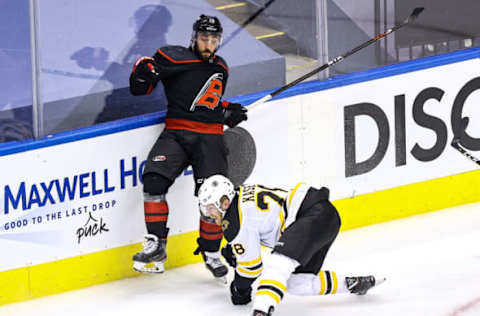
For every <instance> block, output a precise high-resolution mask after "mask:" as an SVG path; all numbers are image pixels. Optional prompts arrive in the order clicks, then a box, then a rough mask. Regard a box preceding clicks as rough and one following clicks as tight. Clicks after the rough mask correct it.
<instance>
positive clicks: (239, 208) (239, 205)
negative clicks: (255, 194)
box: [238, 186, 243, 227]
mask: <svg viewBox="0 0 480 316" xmlns="http://www.w3.org/2000/svg"><path fill="white" fill-rule="evenodd" d="M238 194H239V197H238V222H239V226H240V227H242V208H241V205H242V203H241V201H242V199H241V197H242V195H243V187H242V186H240V190H239V193H238Z"/></svg>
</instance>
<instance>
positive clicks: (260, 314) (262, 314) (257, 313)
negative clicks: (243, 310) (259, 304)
mask: <svg viewBox="0 0 480 316" xmlns="http://www.w3.org/2000/svg"><path fill="white" fill-rule="evenodd" d="M272 315H273V306H270V308H269V309H268V313H265V312H264V311H259V310H258V309H256V310H254V311H253V314H252V316H272Z"/></svg>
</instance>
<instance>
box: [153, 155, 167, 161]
mask: <svg viewBox="0 0 480 316" xmlns="http://www.w3.org/2000/svg"><path fill="white" fill-rule="evenodd" d="M165 160H167V157H165V156H164V155H159V156H155V157H153V158H152V161H165Z"/></svg>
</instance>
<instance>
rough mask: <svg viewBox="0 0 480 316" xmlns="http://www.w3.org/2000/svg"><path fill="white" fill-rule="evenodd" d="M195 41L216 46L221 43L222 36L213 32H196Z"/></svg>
mask: <svg viewBox="0 0 480 316" xmlns="http://www.w3.org/2000/svg"><path fill="white" fill-rule="evenodd" d="M197 41H200V42H203V43H205V44H208V43H211V44H213V45H215V46H218V45H220V43H221V41H222V35H221V34H220V33H213V32H198V34H197Z"/></svg>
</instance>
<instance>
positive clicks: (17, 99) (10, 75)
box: [0, 0, 33, 143]
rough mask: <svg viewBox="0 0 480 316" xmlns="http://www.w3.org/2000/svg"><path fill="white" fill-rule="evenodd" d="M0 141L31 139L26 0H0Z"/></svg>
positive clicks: (30, 74) (30, 69)
mask: <svg viewBox="0 0 480 316" xmlns="http://www.w3.org/2000/svg"><path fill="white" fill-rule="evenodd" d="M0 34H1V35H0V38H1V40H0V74H1V76H0V143H4V142H9V141H17V140H24V139H30V138H32V137H33V132H32V65H31V58H30V57H31V56H30V23H29V5H28V1H27V0H16V1H9V0H1V1H0Z"/></svg>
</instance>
